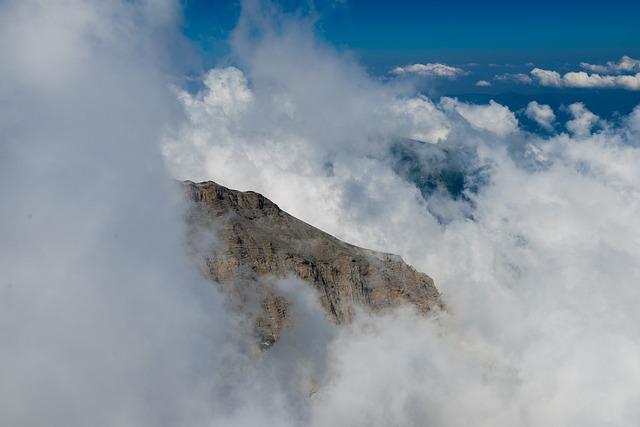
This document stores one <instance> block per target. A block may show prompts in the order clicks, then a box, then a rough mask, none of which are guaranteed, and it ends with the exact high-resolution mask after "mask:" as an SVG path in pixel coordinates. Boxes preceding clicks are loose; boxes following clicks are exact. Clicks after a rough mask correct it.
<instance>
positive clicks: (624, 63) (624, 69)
mask: <svg viewBox="0 0 640 427" xmlns="http://www.w3.org/2000/svg"><path fill="white" fill-rule="evenodd" d="M580 66H581V67H582V68H584V69H585V70H588V71H591V72H593V73H598V74H616V73H638V72H640V60H638V59H633V58H631V57H630V56H626V55H625V56H623V57H622V58H620V60H618V61H617V62H614V61H609V62H607V63H606V64H605V65H598V64H590V63H588V62H581V63H580Z"/></svg>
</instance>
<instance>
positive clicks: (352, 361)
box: [0, 0, 640, 426]
mask: <svg viewBox="0 0 640 427" xmlns="http://www.w3.org/2000/svg"><path fill="white" fill-rule="evenodd" d="M62 5H63V6H66V7H60V6H61V4H58V5H55V6H54V5H53V4H52V3H51V2H44V1H36V0H28V1H21V2H5V3H3V4H2V6H0V24H2V25H1V26H0V48H1V49H2V54H3V57H4V58H5V60H4V61H2V62H1V64H0V99H1V100H2V103H1V104H0V105H1V106H0V108H1V110H0V113H1V114H0V137H1V138H2V144H1V145H0V162H1V167H0V178H2V179H1V181H0V186H1V188H2V195H3V200H4V202H3V203H2V204H0V233H1V235H2V243H1V244H0V270H1V271H2V273H1V276H0V277H1V278H2V281H1V282H0V305H1V307H2V309H1V310H0V342H2V348H3V351H2V352H1V353H0V402H2V403H0V424H2V425H20V426H40V425H47V426H50V425H55V426H58V425H60V426H75V425H77V426H84V425H87V424H91V425H98V426H100V425H105V426H107V425H108V426H111V425H123V426H147V425H149V426H151V425H153V426H158V425H162V426H164V425H166V426H176V425H180V426H200V425H202V426H213V425H224V426H233V425H235V426H249V425H283V426H284V425H292V426H293V425H295V426H298V425H310V426H329V425H351V426H360V425H362V426H365V425H367V426H371V425H373V426H388V425H398V426H414V425H415V426H423V425H428V426H466V425H469V424H474V425H482V426H484V425H486V426H513V425H524V426H546V425H563V426H592V425H593V426H600V425H611V426H628V425H633V424H634V423H637V422H638V421H640V409H638V405H637V402H638V401H639V400H640V387H638V386H639V385H640V314H638V310H637V309H636V307H635V306H636V302H637V301H640V295H639V293H640V292H639V290H638V286H637V284H638V283H640V280H639V279H640V267H638V266H640V226H639V225H638V224H639V223H638V221H637V218H638V215H639V214H640V184H639V183H640V169H639V168H638V165H639V164H640V151H639V150H638V145H639V144H638V142H639V139H640V107H638V108H636V109H635V110H634V112H633V113H632V114H630V115H629V116H628V117H623V118H618V119H616V120H615V121H605V120H603V119H601V118H599V117H597V116H596V115H595V114H593V113H592V112H591V111H589V106H588V105H583V104H573V105H571V106H567V111H568V112H569V114H570V115H571V119H570V120H569V121H568V122H566V123H558V122H554V119H553V118H554V117H556V115H555V113H557V112H554V111H553V110H552V109H551V108H550V107H548V106H545V105H541V104H535V108H533V107H532V108H531V109H528V112H527V111H523V112H514V111H510V110H509V109H508V108H507V107H506V106H502V105H500V104H498V103H495V102H491V103H489V104H486V105H471V104H467V103H464V102H462V101H459V100H456V99H453V98H442V99H430V98H427V97H425V96H422V95H420V94H418V93H416V91H415V90H414V89H413V88H412V87H411V86H410V84H409V83H408V82H407V81H406V80H398V81H396V80H395V79H390V80H381V79H377V78H374V77H372V76H370V75H368V73H367V72H366V70H365V69H364V68H363V67H362V66H360V65H359V64H358V62H357V59H355V58H354V57H353V56H352V55H350V54H349V53H348V52H342V51H338V50H336V49H334V48H333V47H331V46H329V45H327V44H326V43H324V42H323V41H322V40H321V39H320V38H318V36H317V35H316V32H315V30H314V25H315V24H314V19H313V17H309V16H304V15H302V16H301V15H300V14H297V15H287V14H285V13H282V12H281V11H279V10H278V9H277V8H276V7H273V6H270V5H264V4H263V3H258V2H245V3H244V4H243V12H242V15H241V17H240V21H239V23H238V25H237V28H236V29H235V31H234V33H233V36H232V40H231V46H232V49H231V54H230V55H229V57H228V58H225V59H224V61H222V62H221V64H224V65H221V66H220V67H217V68H214V69H211V70H208V71H207V72H206V73H204V74H203V75H202V88H201V89H200V90H198V91H187V90H183V89H179V88H180V87H185V86H186V85H184V83H183V82H184V80H183V79H182V76H183V75H184V74H185V72H186V71H185V64H184V63H183V61H182V60H179V59H176V57H175V56H174V55H172V54H171V52H173V51H176V50H178V48H176V46H184V45H185V44H187V42H186V41H184V40H182V39H181V37H180V33H179V28H180V20H181V17H180V14H181V11H180V8H179V6H178V5H177V4H174V3H172V2H168V1H167V2H162V1H155V2H151V1H147V2H128V1H126V2H113V3H108V4H105V3H103V2H95V3H94V2H88V1H67V2H62ZM33 28H39V29H40V31H39V32H38V33H37V35H36V33H34V32H33V31H32V29H33ZM176 88H178V89H176ZM540 112H543V113H540ZM523 116H525V117H528V116H531V117H537V119H536V120H537V121H538V123H539V124H540V126H541V127H542V128H543V129H544V130H545V133H544V135H547V136H544V137H542V136H540V135H539V134H533V133H529V132H527V131H525V130H523V129H521V127H520V123H519V120H520V119H521V118H522V117H523ZM552 122H553V123H552ZM416 140H417V141H421V142H417V141H416ZM398 150H405V151H402V153H403V154H404V157H403V156H400V157H398ZM399 158H402V159H407V158H408V159H411V161H412V162H415V166H416V167H417V168H418V169H417V170H419V171H420V174H421V175H420V177H423V178H424V177H427V178H429V179H432V180H435V181H433V182H435V183H436V184H435V186H434V187H433V188H431V187H428V186H420V182H421V181H419V180H417V179H416V176H415V175H411V174H409V173H407V172H406V169H403V165H402V163H401V162H400V164H399ZM403 161H404V160H403ZM412 170H413V169H412ZM442 172H446V173H447V174H449V175H443V174H442ZM452 173H455V174H456V175H455V176H460V177H462V178H461V180H462V181H461V182H462V184H461V187H460V188H458V189H456V190H455V191H454V190H453V189H452V187H451V186H450V185H448V184H449V183H448V182H447V181H446V180H443V179H441V178H440V177H442V176H451V175H450V174H452ZM433 177H435V178H433ZM175 179H190V180H207V179H211V180H215V181H216V182H218V183H220V184H223V185H226V186H229V187H231V188H235V189H240V190H253V191H258V192H261V193H263V194H265V195H266V196H267V197H269V198H271V199H272V200H273V201H274V202H276V203H278V205H279V206H280V207H281V208H283V209H284V210H286V211H288V212H289V213H291V214H293V215H295V216H297V217H298V218H300V219H302V220H304V221H306V222H309V223H310V224H313V225H315V226H317V227H319V228H321V229H323V230H325V231H327V232H329V233H332V234H334V235H336V236H337V237H339V238H341V239H344V240H346V241H348V242H350V243H354V244H357V245H360V246H364V247H367V248H371V249H376V250H383V251H385V252H394V253H397V254H399V255H401V256H402V257H403V258H404V259H405V260H406V261H407V262H408V263H410V264H411V265H413V266H415V267H416V268H417V269H419V270H420V271H423V272H425V273H427V274H429V275H430V276H431V277H433V278H434V280H435V283H436V286H437V287H438V289H439V290H440V291H441V292H442V294H443V298H444V301H445V304H446V306H447V310H446V311H445V312H442V313H438V314H437V315H434V316H432V317H430V318H425V317H422V316H420V315H418V314H416V313H415V312H413V311H412V310H411V308H409V307H405V308H400V309H398V310H396V311H395V312H393V313H389V314H386V315H384V316H378V315H372V314H369V313H366V312H364V311H362V312H360V313H358V315H357V316H356V319H355V321H354V323H353V324H352V325H347V326H343V327H340V328H336V327H334V326H333V325H332V324H331V323H330V322H327V320H326V319H325V317H324V315H323V314H322V309H321V308H320V306H319V304H318V300H317V297H316V295H315V294H314V291H313V290H312V289H311V288H310V287H308V286H306V285H305V284H303V283H302V282H300V281H299V280H297V279H296V278H294V277H290V278H288V279H285V280H282V281H280V282H279V283H277V285H276V286H277V288H278V290H279V291H280V292H282V293H284V294H286V295H287V297H288V298H289V299H290V300H291V301H293V313H294V316H295V317H294V318H295V322H294V325H295V326H294V327H292V328H291V329H289V330H288V331H286V333H285V335H284V337H283V338H282V341H280V342H278V343H277V344H276V345H274V346H273V347H272V348H271V349H270V350H268V351H265V352H256V351H254V347H253V346H252V343H251V342H250V340H249V339H248V338H246V336H247V334H246V333H245V331H244V325H243V322H242V319H241V318H238V314H237V313H235V312H233V311H231V310H229V309H228V307H227V305H226V304H225V297H224V295H223V294H222V293H220V292H219V291H218V290H217V289H218V288H217V287H216V286H215V285H214V284H211V283H209V282H207V281H206V280H204V279H203V278H202V277H201V276H200V274H199V272H198V269H197V267H196V265H195V264H196V263H195V262H194V260H193V259H191V258H189V256H188V255H187V253H188V252H187V251H186V250H185V229H184V224H183V212H184V209H185V206H184V205H183V203H184V202H183V198H182V195H181V193H180V190H179V188H178V186H177V185H176V183H175ZM421 179H422V178H421ZM429 182H432V181H429Z"/></svg>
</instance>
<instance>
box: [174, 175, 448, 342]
mask: <svg viewBox="0 0 640 427" xmlns="http://www.w3.org/2000/svg"><path fill="white" fill-rule="evenodd" d="M183 185H184V189H185V192H186V194H187V196H188V198H189V199H190V200H191V201H192V206H191V209H190V211H189V215H188V220H189V221H188V222H189V224H190V232H189V241H190V244H191V247H192V248H193V249H194V250H197V253H198V256H199V257H200V260H201V262H202V267H203V270H204V273H205V274H206V275H207V277H209V278H210V279H211V280H214V281H216V282H218V283H220V284H221V285H222V286H223V287H225V288H226V290H227V291H228V292H229V294H230V295H231V296H232V299H233V300H234V301H235V302H236V303H237V304H238V306H240V307H241V309H242V310H243V311H245V312H247V313H253V320H254V322H255V325H256V332H257V334H258V335H259V337H260V340H261V342H262V343H263V345H264V346H269V345H271V344H273V343H274V342H275V341H277V339H278V338H279V337H280V335H281V333H282V330H283V328H284V327H285V326H286V323H287V320H288V306H289V302H288V301H287V300H286V299H285V298H284V297H282V296H280V295H278V293H277V292H276V291H275V290H274V287H273V282H274V279H278V278H286V277H287V276H289V275H291V274H293V275H295V276H297V277H298V278H300V279H302V280H303V281H305V282H307V283H308V284H309V285H311V286H312V287H313V288H315V289H316V290H317V291H318V294H319V296H320V301H321V303H322V306H323V307H324V309H325V311H326V313H327V315H328V316H329V317H330V318H331V319H332V320H333V321H334V322H336V323H338V324H340V323H345V322H349V321H350V320H351V319H352V317H353V315H354V313H355V309H356V306H361V307H364V308H365V309H370V310H373V311H381V310H384V309H385V308H389V307H395V306H398V305H401V304H406V303H410V304H413V305H415V306H416V307H417V309H418V310H419V311H421V312H424V313H426V312H428V311H429V310H431V309H432V308H434V307H436V306H440V299H439V293H438V291H437V289H436V288H435V286H434V284H433V280H432V279H431V278H430V277H428V276H427V275H425V274H423V273H420V272H418V271H416V270H415V269H413V268H412V267H411V266H409V265H407V264H406V263H405V262H404V261H403V260H402V258H400V257H399V256H397V255H392V254H387V253H382V252H376V251H372V250H368V249H363V248H359V247H357V246H354V245H350V244H348V243H345V242H343V241H341V240H339V239H337V238H335V237H333V236H331V235H329V234H327V233H325V232H323V231H321V230H319V229H317V228H315V227H313V226H311V225H309V224H307V223H305V222H303V221H301V220H299V219H297V218H294V217H293V216H291V215H289V214H287V213H286V212H284V211H283V210H281V209H280V208H279V207H278V206H277V205H276V204H275V203H273V202H272V201H270V200H269V199H267V198H265V197H264V196H262V195H261V194H258V193H254V192H251V191H248V192H240V191H235V190H230V189H228V188H226V187H223V186H221V185H218V184H216V183H214V182H202V183H193V182H191V181H186V182H184V183H183ZM203 236H210V239H209V240H207V239H203V238H202V237H203ZM211 239H213V241H212V240H211ZM202 242H205V244H203V243H202Z"/></svg>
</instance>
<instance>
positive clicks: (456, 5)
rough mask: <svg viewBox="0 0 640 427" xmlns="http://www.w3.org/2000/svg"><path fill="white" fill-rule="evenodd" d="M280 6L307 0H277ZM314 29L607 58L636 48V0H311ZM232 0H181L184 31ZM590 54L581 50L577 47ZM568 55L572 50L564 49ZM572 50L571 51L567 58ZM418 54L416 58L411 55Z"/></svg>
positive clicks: (469, 51) (212, 24)
mask: <svg viewBox="0 0 640 427" xmlns="http://www.w3.org/2000/svg"><path fill="white" fill-rule="evenodd" d="M279 3H281V4H283V6H284V7H285V8H286V9H289V10H291V9H296V8H300V7H305V8H308V7H307V6H305V5H306V4H307V3H308V2H307V1H292V0H281V1H280V2H279ZM314 3H315V7H316V9H317V11H318V13H319V15H320V21H319V26H320V28H319V31H320V32H321V34H322V35H323V36H324V37H325V38H326V39H327V40H328V41H329V42H331V43H334V44H336V45H339V46H343V47H347V48H349V49H351V50H353V51H356V52H358V53H360V54H361V55H362V56H363V57H365V58H369V57H370V58H374V57H387V56H388V57H394V56H399V55H406V56H407V57H410V56H414V55H415V56H416V57H417V56H421V55H435V56H438V55H442V56H449V57H451V58H454V57H460V58H462V57H468V56H473V57H474V58H477V59H482V58H487V59H489V58H491V57H495V58H494V59H499V58H500V57H502V56H503V55H508V56H511V55H515V57H516V58H517V57H520V56H522V57H523V58H524V57H527V58H528V57H529V56H533V57H535V58H533V59H536V58H538V59H540V58H542V57H545V55H546V56H549V57H551V58H552V59H559V58H564V60H574V59H577V57H578V56H579V57H580V59H583V60H584V59H589V60H596V59H599V58H601V59H612V57H619V56H620V55H622V54H627V55H634V54H636V55H637V54H638V53H639V51H640V30H639V26H640V22H639V21H640V1H631V0H626V1H621V0H607V1H593V0H581V1H577V0H568V1H561V0H555V1H551V0H536V1H531V2H526V1H517V0H512V1H504V0H493V1H479V0H476V1H470V0H457V1H454V0H450V1H434V0H431V1H410V0H395V1H379V0H343V1H336V0H333V1H329V0H323V1H315V2H314ZM239 11H240V5H239V1H236V0H227V1H219V0H185V15H186V25H185V32H186V34H187V35H188V36H189V37H191V38H193V39H194V40H196V41H197V42H198V43H200V44H202V45H206V44H208V43H210V42H211V41H212V40H215V39H217V40H218V41H219V40H221V39H223V38H224V36H225V35H226V34H227V33H228V32H229V30H231V29H232V28H233V26H234V24H235V22H236V20H237V17H238V14H239ZM585 54H586V55H590V56H592V58H584V55H585ZM569 56H571V57H569ZM574 57H575V58H574ZM416 59H418V58H416Z"/></svg>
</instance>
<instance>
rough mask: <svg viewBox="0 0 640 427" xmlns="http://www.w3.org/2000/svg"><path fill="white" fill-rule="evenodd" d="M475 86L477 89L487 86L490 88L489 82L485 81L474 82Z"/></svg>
mask: <svg viewBox="0 0 640 427" xmlns="http://www.w3.org/2000/svg"><path fill="white" fill-rule="evenodd" d="M476 86H479V87H489V86H491V82H489V81H486V80H478V81H477V82H476Z"/></svg>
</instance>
